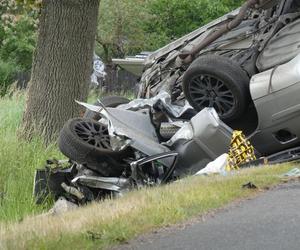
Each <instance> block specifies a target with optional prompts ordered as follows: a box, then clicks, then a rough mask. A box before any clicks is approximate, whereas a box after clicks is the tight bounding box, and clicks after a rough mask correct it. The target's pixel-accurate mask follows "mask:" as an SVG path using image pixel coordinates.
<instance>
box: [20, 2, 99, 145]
mask: <svg viewBox="0 0 300 250" xmlns="http://www.w3.org/2000/svg"><path fill="white" fill-rule="evenodd" d="M98 10H99V0H43V1H42V9H41V15H40V24H39V26H40V27H39V34H38V41H37V47H36V51H35V55H34V60H33V66H32V75H31V81H30V86H29V90H28V95H27V100H26V107H25V112H24V115H23V124H22V128H21V134H22V135H23V136H24V137H25V138H26V139H31V138H32V136H33V135H35V134H38V135H40V136H42V137H43V138H44V140H45V142H46V144H48V143H49V142H52V141H54V140H56V139H57V135H58V132H59V131H60V129H61V128H62V126H63V124H64V123H65V122H66V121H67V120H68V119H70V118H72V117H74V116H78V115H79V110H80V107H79V105H78V104H76V103H75V100H81V101H82V100H86V98H87V95H88V87H89V82H90V76H91V73H92V58H93V51H94V45H95V35H96V28H97V18H98Z"/></svg>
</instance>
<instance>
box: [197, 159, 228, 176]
mask: <svg viewBox="0 0 300 250" xmlns="http://www.w3.org/2000/svg"><path fill="white" fill-rule="evenodd" d="M227 159H228V154H222V155H221V156H219V157H218V158H217V159H215V160H214V161H212V162H210V163H208V164H207V165H206V167H205V168H203V169H201V170H200V171H199V172H197V173H196V174H195V175H210V174H225V173H226V165H227Z"/></svg>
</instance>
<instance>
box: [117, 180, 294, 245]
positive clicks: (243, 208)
mask: <svg viewBox="0 0 300 250" xmlns="http://www.w3.org/2000/svg"><path fill="white" fill-rule="evenodd" d="M116 249H124V250H125V249H143V250H147V249H149V250H150V249H151V250H152V249H155V250H160V249H188V250H192V249H205V250H210V249H222V250H227V249H228V250H235V249H243V250H248V249H253V250H254V249H255V250H258V249H264V250H268V249H272V250H274V249H297V250H299V249H300V183H290V184H285V185H282V186H279V187H277V188H275V189H272V190H269V191H267V192H265V193H262V194H261V195H259V196H258V197H256V198H254V199H251V200H245V201H243V202H241V203H239V204H235V205H233V206H230V207H228V208H226V209H224V210H222V211H219V212H217V213H215V214H211V215H207V216H206V217H205V218H204V219H202V220H201V221H200V220H198V221H196V222H193V223H190V224H187V225H185V226H182V227H178V226H177V227H174V228H171V229H168V230H162V231H161V232H157V233H152V234H149V235H145V236H143V237H140V238H138V239H135V240H133V241H131V242H129V244H127V245H123V246H120V247H118V248H116Z"/></svg>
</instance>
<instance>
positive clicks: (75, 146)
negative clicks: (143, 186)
mask: <svg viewBox="0 0 300 250" xmlns="http://www.w3.org/2000/svg"><path fill="white" fill-rule="evenodd" d="M58 145H59V148H60V151H61V152H62V153H63V154H64V155H65V156H67V157H69V158H70V159H71V160H74V161H76V162H77V163H80V164H86V165H87V166H88V167H89V168H91V169H93V170H95V171H97V172H98V173H100V174H101V175H102V176H120V175H121V174H122V172H123V170H124V168H123V167H122V159H123V158H124V157H126V156H127V155H128V150H123V151H118V152H116V151H113V150H112V148H111V145H110V138H109V134H108V129H107V126H106V125H104V124H102V123H99V122H97V121H94V120H92V119H82V118H74V119H71V120H69V121H68V122H67V123H66V124H65V125H64V127H63V129H62V130H61V132H60V136H59V140H58Z"/></svg>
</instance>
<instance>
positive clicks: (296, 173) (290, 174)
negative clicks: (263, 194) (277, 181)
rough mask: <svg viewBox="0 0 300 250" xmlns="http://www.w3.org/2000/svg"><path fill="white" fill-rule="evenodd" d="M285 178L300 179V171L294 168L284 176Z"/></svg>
mask: <svg viewBox="0 0 300 250" xmlns="http://www.w3.org/2000/svg"><path fill="white" fill-rule="evenodd" d="M283 176H284V177H300V169H299V168H293V169H292V170H290V171H288V172H287V173H285V174H283Z"/></svg>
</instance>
